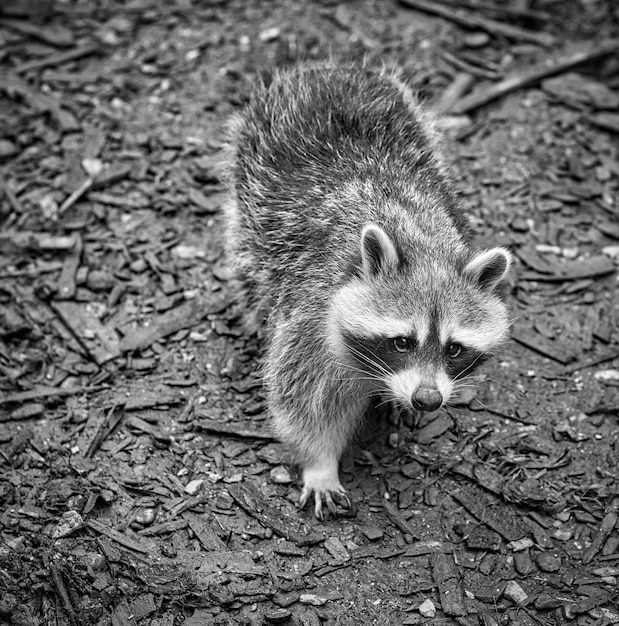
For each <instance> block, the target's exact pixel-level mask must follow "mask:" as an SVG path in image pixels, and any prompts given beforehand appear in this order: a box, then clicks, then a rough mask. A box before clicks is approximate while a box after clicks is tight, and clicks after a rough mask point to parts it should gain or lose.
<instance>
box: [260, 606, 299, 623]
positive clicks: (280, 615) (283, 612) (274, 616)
mask: <svg viewBox="0 0 619 626" xmlns="http://www.w3.org/2000/svg"><path fill="white" fill-rule="evenodd" d="M291 617H292V613H291V612H290V611H289V610H288V609H274V610H272V611H267V612H266V613H265V614H264V619H265V620H266V621H267V622H269V624H285V623H286V622H287V621H289V620H290V618H291Z"/></svg>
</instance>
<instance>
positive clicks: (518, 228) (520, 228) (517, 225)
mask: <svg viewBox="0 0 619 626" xmlns="http://www.w3.org/2000/svg"><path fill="white" fill-rule="evenodd" d="M511 227H512V230H513V231H514V232H517V233H528V232H529V224H528V222H527V220H525V219H524V218H523V217H515V218H514V219H513V220H512V223H511Z"/></svg>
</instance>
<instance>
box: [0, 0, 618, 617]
mask: <svg viewBox="0 0 619 626" xmlns="http://www.w3.org/2000/svg"><path fill="white" fill-rule="evenodd" d="M437 7H438V8H437ZM441 8H442V9H441ZM445 8H446V9H445ZM437 13H438V14H437ZM618 38H619V9H617V7H616V4H615V3H614V2H612V1H611V0H608V1H603V0H581V1H579V2H577V1H575V0H565V1H561V2H558V1H556V0H512V1H509V2H507V1H506V2H499V1H498V0H495V1H494V2H492V1H488V2H485V3H477V2H474V1H472V0H471V1H465V0H453V2H442V3H436V2H428V1H425V2H421V1H416V0H402V1H401V2H396V1H395V0H387V1H385V2H376V1H372V0H359V1H357V0H355V1H351V2H336V1H327V0H324V1H322V2H294V1H293V0H275V1H273V2H259V1H258V0H219V1H215V0H213V1H211V2H197V1H195V2H192V1H191V0H176V1H175V2H165V3H163V2H157V1H156V0H128V1H127V2H116V1H114V0H101V1H99V2H96V3H95V2H86V1H83V2H74V1H70V0H66V1H64V2H60V1H56V2H52V1H49V2H46V1H45V0H29V1H28V2H20V1H17V0H8V1H4V2H2V4H1V5H0V624H7V625H8V624H11V625H13V624H15V625H20V626H22V625H24V626H25V625H28V626H30V625H35V624H53V625H57V626H65V625H66V626H75V625H91V624H92V625H95V624H96V625H99V626H107V625H113V626H128V625H134V624H140V625H144V626H173V625H180V624H187V625H192V626H200V625H203V624H218V625H236V624H244V625H256V626H257V625H261V624H291V625H293V626H319V625H320V624H325V625H327V624H328V625H331V624H332V625H336V624H340V625H348V624H350V625H364V624H375V625H378V626H381V625H391V624H394V625H399V624H433V625H434V624H438V625H439V626H440V625H443V624H444V625H448V624H461V625H470V626H473V625H484V626H494V625H499V624H501V625H508V624H509V625H519V626H525V625H529V624H530V625H538V624H544V625H546V624H548V625H558V624H578V625H583V626H584V625H587V626H594V625H595V626H605V625H607V624H616V623H619V602H618V598H619V587H618V584H617V581H618V578H619V528H618V526H617V515H618V513H619V484H618V479H619V423H618V421H619V420H618V415H619V393H618V391H619V330H618V328H617V319H618V315H619V301H618V299H617V296H616V286H617V267H618V265H619V219H618V217H619V193H618V189H619V54H618V51H619V39H618ZM326 58H332V59H334V60H336V61H342V62H348V61H352V60H359V59H365V60H366V62H368V63H370V64H372V63H385V64H387V65H389V64H398V65H399V66H401V67H402V68H403V70H404V72H405V75H406V76H407V77H408V78H409V79H410V81H411V83H412V84H414V85H415V87H416V88H417V89H418V90H419V92H420V94H421V96H422V97H423V99H424V100H425V101H426V102H427V104H428V106H432V107H434V108H435V109H436V110H438V111H440V112H441V118H440V119H441V125H442V126H443V127H444V129H445V132H446V133H447V137H448V139H447V145H448V146H449V153H450V156H451V157H452V158H453V163H454V165H453V167H454V172H455V175H456V178H457V180H458V185H459V188H460V190H461V193H462V200H463V202H464V204H465V206H466V207H467V209H469V211H470V213H471V214H472V216H473V225H474V228H475V232H476V234H477V236H478V238H479V241H480V242H483V243H487V244H490V245H496V244H502V245H507V246H509V247H510V248H511V249H512V250H513V252H514V254H515V256H516V258H517V261H518V262H517V267H516V271H515V274H514V278H513V284H512V289H511V296H510V306H511V309H512V312H513V316H514V319H515V320H516V321H515V324H514V331H513V340H512V341H511V342H510V343H509V344H508V345H507V346H506V347H505V348H504V349H503V350H502V352H501V354H500V355H499V357H498V358H497V359H496V361H494V362H493V364H492V366H491V367H490V368H489V369H488V371H487V380H486V381H485V382H484V383H483V384H482V385H481V386H480V388H479V389H478V391H477V394H476V396H475V397H474V398H472V399H470V402H467V404H466V405H462V406H459V407H456V408H449V409H447V410H443V411H440V412H438V413H436V414H431V415H425V416H423V417H420V418H417V419H415V420H414V423H397V421H396V420H395V419H391V420H386V421H385V420H383V421H382V422H380V423H379V421H378V420H376V419H375V420H373V421H371V423H369V424H368V427H367V429H366V432H364V433H363V434H362V435H361V436H360V437H359V439H358V441H357V442H356V444H355V445H354V446H353V447H352V449H351V450H350V452H349V453H348V454H347V455H346V458H345V459H344V463H343V467H342V475H343V479H344V482H345V484H346V486H347V487H348V488H349V490H350V494H351V497H352V499H353V501H354V503H355V506H354V508H353V510H352V511H351V512H350V513H349V514H347V515H345V516H343V517H340V518H338V519H332V518H330V519H327V520H325V521H324V522H319V521H317V520H316V519H314V518H313V516H312V514H311V511H310V510H309V509H308V510H299V509H298V508H297V501H298V477H297V475H296V474H295V470H294V468H293V467H290V466H289V465H288V464H287V458H286V453H285V450H284V449H282V447H281V446H280V445H279V444H278V443H277V442H276V441H275V440H274V439H273V438H272V436H271V433H270V429H269V422H268V416H267V414H266V407H265V403H264V397H263V393H262V389H261V384H260V379H259V377H258V367H259V359H260V347H259V345H258V344H257V341H256V339H255V338H251V337H246V336H245V335H244V331H243V329H242V328H241V326H240V324H239V319H238V318H239V315H238V313H239V312H238V309H237V307H236V306H235V303H234V301H233V294H232V293H231V292H230V290H229V286H228V281H229V275H230V274H229V269H228V268H227V267H226V266H225V264H224V263H223V262H222V254H221V253H222V245H223V242H222V214H221V211H220V209H221V204H222V201H223V198H224V188H223V185H222V183H221V181H220V180H219V178H218V164H219V154H218V151H219V148H220V143H221V131H222V122H223V121H224V120H225V119H226V117H227V116H228V115H229V114H230V113H232V112H233V111H235V110H237V109H238V108H239V107H240V106H242V104H243V102H244V101H245V99H246V97H247V94H248V93H249V91H250V89H251V85H252V82H253V81H254V79H255V78H256V76H257V75H258V73H259V72H260V71H262V70H264V69H268V68H270V67H273V66H286V65H291V64H294V63H295V62H298V61H300V60H311V59H326Z"/></svg>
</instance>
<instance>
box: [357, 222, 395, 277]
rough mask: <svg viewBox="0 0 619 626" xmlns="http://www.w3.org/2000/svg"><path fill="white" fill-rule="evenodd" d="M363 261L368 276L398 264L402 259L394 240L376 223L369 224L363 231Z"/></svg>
mask: <svg viewBox="0 0 619 626" xmlns="http://www.w3.org/2000/svg"><path fill="white" fill-rule="evenodd" d="M361 261H362V263H363V273H364V275H365V276H366V277H368V278H371V277H372V276H376V275H377V274H379V273H380V272H381V271H386V270H389V269H394V268H396V267H397V266H398V263H399V261H400V259H399V257H398V251H397V250H396V248H395V246H394V245H393V241H391V239H390V238H389V235H388V234H387V233H386V232H385V231H384V230H383V229H382V228H381V227H380V226H376V224H368V225H367V226H366V227H365V228H364V229H363V230H362V231H361Z"/></svg>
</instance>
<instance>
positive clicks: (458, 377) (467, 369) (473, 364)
mask: <svg viewBox="0 0 619 626" xmlns="http://www.w3.org/2000/svg"><path fill="white" fill-rule="evenodd" d="M485 354H486V353H485V352H480V353H479V354H478V355H477V357H475V360H474V361H473V362H472V363H471V364H470V365H468V366H467V367H465V368H464V369H463V370H462V371H461V372H460V373H459V374H458V375H457V376H456V377H455V378H454V381H456V380H461V379H462V378H463V377H464V376H466V373H467V372H468V371H469V370H470V369H471V368H472V367H475V365H476V363H477V362H478V361H479V359H481V358H482V357H483V356H484V355H485Z"/></svg>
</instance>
